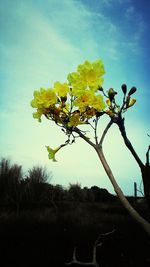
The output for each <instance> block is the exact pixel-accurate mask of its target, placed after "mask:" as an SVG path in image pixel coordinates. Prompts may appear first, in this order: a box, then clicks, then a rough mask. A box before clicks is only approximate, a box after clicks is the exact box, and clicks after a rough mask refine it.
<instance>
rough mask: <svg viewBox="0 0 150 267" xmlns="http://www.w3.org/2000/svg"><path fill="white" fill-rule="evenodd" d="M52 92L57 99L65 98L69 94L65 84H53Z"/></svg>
mask: <svg viewBox="0 0 150 267" xmlns="http://www.w3.org/2000/svg"><path fill="white" fill-rule="evenodd" d="M54 91H55V92H56V93H57V94H58V96H59V97H65V96H66V95H67V94H68V93H69V92H70V88H69V86H68V84H67V83H60V82H55V83H54Z"/></svg>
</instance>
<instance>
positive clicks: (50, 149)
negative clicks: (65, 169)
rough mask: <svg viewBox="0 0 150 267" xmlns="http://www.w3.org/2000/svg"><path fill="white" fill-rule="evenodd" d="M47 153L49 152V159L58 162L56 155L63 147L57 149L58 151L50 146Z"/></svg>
mask: <svg viewBox="0 0 150 267" xmlns="http://www.w3.org/2000/svg"><path fill="white" fill-rule="evenodd" d="M46 148H47V151H48V157H49V159H52V161H57V160H56V158H55V154H56V153H57V152H58V150H59V149H60V148H61V146H59V147H57V148H56V149H52V148H51V147H49V146H46Z"/></svg>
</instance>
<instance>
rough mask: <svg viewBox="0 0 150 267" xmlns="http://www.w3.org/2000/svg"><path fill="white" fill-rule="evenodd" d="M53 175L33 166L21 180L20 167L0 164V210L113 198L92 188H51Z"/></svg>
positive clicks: (55, 186) (8, 163) (8, 161)
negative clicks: (58, 202)
mask: <svg viewBox="0 0 150 267" xmlns="http://www.w3.org/2000/svg"><path fill="white" fill-rule="evenodd" d="M51 179H52V173H51V172H50V173H48V172H47V170H46V168H43V167H40V166H33V167H32V168H31V169H29V170H28V174H27V175H26V176H25V177H24V176H23V171H22V166H20V165H18V164H11V163H10V160H8V159H1V161H0V207H3V206H5V207H6V206H8V207H10V208H11V207H12V208H13V207H14V208H16V209H17V210H19V209H20V208H21V207H22V208H25V207H32V206H33V207H34V206H42V205H51V204H52V203H54V202H55V201H81V202H94V201H110V200H114V199H116V197H115V196H114V195H112V194H110V193H109V192H108V191H107V190H106V189H103V188H99V187H97V186H92V187H91V188H90V189H89V188H87V187H84V188H81V186H80V184H78V183H77V184H70V185H69V187H68V188H67V189H66V188H63V187H62V186H61V185H52V184H50V182H48V181H51Z"/></svg>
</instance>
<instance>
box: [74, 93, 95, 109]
mask: <svg viewBox="0 0 150 267" xmlns="http://www.w3.org/2000/svg"><path fill="white" fill-rule="evenodd" d="M92 98H93V92H92V91H89V90H87V91H85V92H84V93H83V94H82V95H81V96H79V97H78V98H77V99H76V100H75V101H74V105H75V106H76V107H78V108H79V110H80V111H81V112H84V111H85V110H86V109H87V107H89V106H90V105H91V99H92Z"/></svg>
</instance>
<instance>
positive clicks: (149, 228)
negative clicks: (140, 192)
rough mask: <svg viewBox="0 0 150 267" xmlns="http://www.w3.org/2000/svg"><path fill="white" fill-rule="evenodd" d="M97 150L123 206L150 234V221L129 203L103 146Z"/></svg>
mask: <svg viewBox="0 0 150 267" xmlns="http://www.w3.org/2000/svg"><path fill="white" fill-rule="evenodd" d="M95 150H96V152H97V154H98V156H99V159H100V161H101V163H102V165H103V167H104V169H105V171H106V173H107V176H108V178H109V180H110V181H111V183H112V185H113V187H114V190H115V192H116V194H117V196H118V198H119V199H120V201H121V202H122V204H123V206H124V207H125V209H126V210H127V211H128V213H129V214H130V215H131V216H132V218H133V219H134V220H135V221H136V222H137V223H138V224H139V225H140V226H141V227H142V228H143V229H144V230H145V231H146V233H147V234H148V235H149V236H150V223H149V222H148V221H146V220H145V219H144V218H143V217H142V216H141V215H140V214H139V213H138V212H137V211H136V210H135V209H134V208H133V207H132V206H131V204H130V203H129V201H128V200H127V199H126V197H125V196H124V194H123V192H122V190H121V188H120V187H119V185H118V184H117V182H116V180H115V177H114V175H113V173H112V171H111V169H110V167H109V165H108V163H107V161H106V159H105V156H104V154H103V151H102V148H99V147H95Z"/></svg>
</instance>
